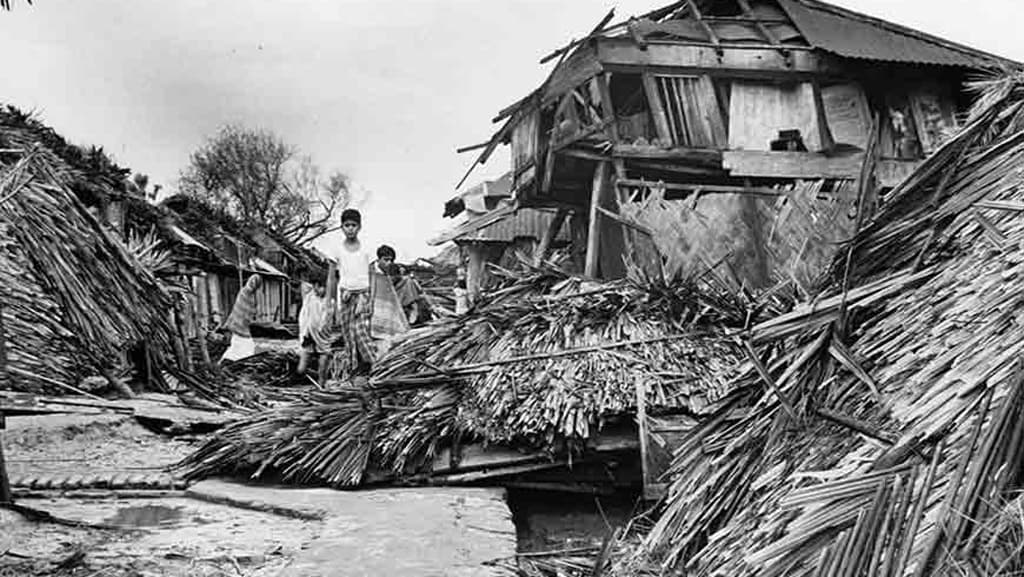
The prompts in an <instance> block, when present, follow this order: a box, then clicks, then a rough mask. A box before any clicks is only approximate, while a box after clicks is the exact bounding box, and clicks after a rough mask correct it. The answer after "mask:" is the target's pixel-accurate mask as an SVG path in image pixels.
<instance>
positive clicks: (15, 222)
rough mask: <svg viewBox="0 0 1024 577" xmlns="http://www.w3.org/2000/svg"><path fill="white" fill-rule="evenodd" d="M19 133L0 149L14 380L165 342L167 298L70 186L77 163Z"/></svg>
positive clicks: (63, 377)
mask: <svg viewBox="0 0 1024 577" xmlns="http://www.w3.org/2000/svg"><path fill="white" fill-rule="evenodd" d="M13 132H14V133H16V138H17V141H18V143H19V148H18V149H6V150H5V151H4V152H3V153H2V154H0V247H2V251H0V278H2V282H0V304H2V305H3V314H4V321H5V325H7V326H9V327H10V329H9V330H10V332H11V334H10V335H8V338H7V340H8V346H9V349H10V351H11V353H10V354H11V366H10V369H11V370H12V371H13V372H14V373H15V375H16V376H17V377H18V382H22V383H25V386H27V387H28V388H30V389H31V388H42V387H45V386H47V385H52V384H53V382H52V381H54V380H56V381H58V382H61V383H64V384H67V383H68V381H69V380H71V379H72V378H73V377H74V376H75V375H74V372H75V371H74V366H75V365H77V364H78V363H79V361H83V360H84V361H86V362H87V363H88V364H87V365H86V366H90V365H91V366H93V367H99V368H103V367H109V364H108V363H109V362H110V359H114V358H117V355H119V354H120V352H121V351H122V350H124V349H125V348H126V347H128V346H130V345H132V344H135V343H141V342H143V341H151V342H154V343H155V344H156V345H157V346H158V347H160V346H162V345H165V344H167V343H169V339H170V330H169V328H168V326H167V324H166V316H165V315H166V313H165V311H166V306H167V299H168V297H167V295H166V294H165V293H164V292H163V290H162V289H161V288H160V286H159V285H158V284H157V282H156V280H155V279H154V278H153V276H152V275H151V274H150V273H149V272H147V271H146V270H145V269H143V268H142V267H141V266H140V265H139V264H138V263H137V262H136V261H135V260H134V258H133V257H132V256H131V255H129V254H128V252H127V251H126V250H125V248H124V247H123V246H122V245H121V244H119V243H118V242H116V241H115V240H114V239H112V238H111V237H110V236H108V233H107V231H106V230H105V229H104V227H103V226H101V225H100V223H99V222H97V221H96V219H95V218H93V217H92V216H91V215H90V214H89V212H88V210H86V208H85V206H84V205H83V204H82V203H81V202H80V201H79V200H78V198H77V196H76V194H75V193H74V192H72V190H71V188H70V187H71V186H72V185H73V184H74V183H75V179H76V178H77V176H69V175H74V173H75V171H74V169H73V168H70V167H69V166H68V165H67V164H66V163H65V162H63V161H62V160H61V159H60V158H58V156H57V155H56V154H54V153H53V152H50V151H49V150H48V149H46V148H45V145H44V144H43V143H41V142H38V141H30V140H27V136H28V135H30V134H31V132H30V131H18V130H14V131H13ZM9 134H11V132H9V131H8V128H7V127H6V126H2V125H0V138H5V137H6V136H7V135H9ZM97 186H101V185H97ZM76 357H77V358H76Z"/></svg>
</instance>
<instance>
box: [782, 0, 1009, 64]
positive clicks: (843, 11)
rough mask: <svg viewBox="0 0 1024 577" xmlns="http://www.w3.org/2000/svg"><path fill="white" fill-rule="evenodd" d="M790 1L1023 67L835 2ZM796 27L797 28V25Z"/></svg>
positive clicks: (966, 52)
mask: <svg viewBox="0 0 1024 577" xmlns="http://www.w3.org/2000/svg"><path fill="white" fill-rule="evenodd" d="M790 1H791V2H795V3H797V4H801V5H802V6H803V7H804V8H808V9H811V10H819V11H822V12H828V13H830V14H832V15H833V16H839V17H842V18H850V19H853V20H859V21H861V22H862V23H864V24H870V25H872V26H877V27H879V28H882V29H884V30H886V31H887V32H892V33H895V34H900V35H903V36H909V37H912V38H916V39H917V40H921V41H924V42H928V43H931V44H935V45H937V46H940V47H942V48H945V49H947V50H954V51H957V52H961V53H964V54H966V55H968V56H972V57H975V58H980V59H982V60H992V61H993V63H1001V64H1006V65H1012V66H1014V67H1024V64H1022V63H1020V62H1017V61H1016V60H1012V59H1009V58H1006V57H1004V56H999V55H998V54H993V53H991V52H987V51H985V50H981V49H978V48H974V47H972V46H968V45H966V44H960V43H959V42H954V41H952V40H948V39H946V38H942V37H941V36H936V35H934V34H930V33H928V32H924V31H922V30H918V29H917V28H911V27H909V26H906V25H903V24H898V23H896V22H892V21H890V20H885V19H883V18H878V17H877V16H871V15H870V14H865V13H863V12H858V11H856V10H850V9H849V8H843V7H842V6H836V5H835V4H830V3H828V2H823V1H822V0H790ZM780 6H784V4H783V3H782V2H780ZM797 28H798V29H799V26H798V27H797ZM801 32H802V31H801ZM841 56H844V55H841Z"/></svg>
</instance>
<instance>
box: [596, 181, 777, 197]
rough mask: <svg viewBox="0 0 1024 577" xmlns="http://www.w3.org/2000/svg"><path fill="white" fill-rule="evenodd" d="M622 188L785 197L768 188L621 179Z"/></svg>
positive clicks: (618, 184) (617, 183)
mask: <svg viewBox="0 0 1024 577" xmlns="http://www.w3.org/2000/svg"><path fill="white" fill-rule="evenodd" d="M615 184H616V185H617V186H622V187H634V188H645V187H651V188H656V187H663V188H664V189H665V190H680V191H687V192H699V193H702V194H703V193H731V194H752V195H756V196H786V193H785V192H782V191H779V190H776V189H774V188H771V187H768V186H732V185H727V184H676V183H673V182H651V181H649V180H636V179H622V180H619V181H618V182H616V183H615Z"/></svg>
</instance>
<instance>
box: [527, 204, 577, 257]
mask: <svg viewBox="0 0 1024 577" xmlns="http://www.w3.org/2000/svg"><path fill="white" fill-rule="evenodd" d="M567 216H569V211H568V210H567V209H564V208H560V209H558V210H557V211H556V212H555V217H554V218H553V219H551V223H550V224H548V227H547V228H546V229H545V230H544V234H543V236H541V238H540V244H538V245H537V249H536V250H535V251H534V255H533V265H534V266H540V265H541V263H543V262H544V258H545V257H546V256H547V252H548V249H549V248H551V243H552V242H554V240H555V239H556V238H557V237H558V231H560V230H562V225H563V224H565V218H566V217H567Z"/></svg>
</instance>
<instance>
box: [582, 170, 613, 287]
mask: <svg viewBox="0 0 1024 577" xmlns="http://www.w3.org/2000/svg"><path fill="white" fill-rule="evenodd" d="M610 168H611V165H610V164H609V163H608V162H600V163H598V164H597V167H596V168H594V182H593V188H592V189H591V193H590V221H589V223H588V224H589V227H588V228H589V230H588V231H587V257H586V264H585V266H584V268H583V274H585V275H586V276H589V277H593V278H597V273H598V270H597V263H598V252H599V250H600V246H601V244H600V241H601V221H600V219H599V218H598V214H599V213H598V210H597V209H598V207H600V206H601V199H602V197H603V195H604V190H605V189H606V188H608V181H609V179H610V178H611V170H610Z"/></svg>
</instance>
